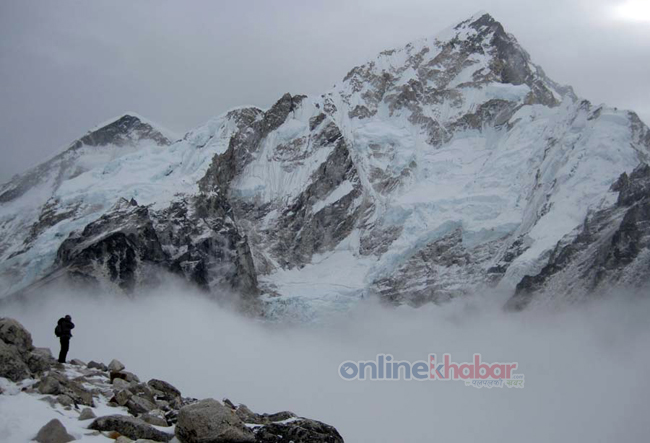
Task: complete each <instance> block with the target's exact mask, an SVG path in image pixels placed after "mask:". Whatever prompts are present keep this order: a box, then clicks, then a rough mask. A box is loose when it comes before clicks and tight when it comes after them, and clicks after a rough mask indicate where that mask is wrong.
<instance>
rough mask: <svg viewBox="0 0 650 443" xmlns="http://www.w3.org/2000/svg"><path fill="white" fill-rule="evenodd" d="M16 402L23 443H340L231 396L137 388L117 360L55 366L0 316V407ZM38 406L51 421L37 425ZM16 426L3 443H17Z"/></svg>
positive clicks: (155, 383) (315, 427) (331, 431)
mask: <svg viewBox="0 0 650 443" xmlns="http://www.w3.org/2000/svg"><path fill="white" fill-rule="evenodd" d="M19 398H20V401H21V402H29V403H30V404H32V406H33V407H32V408H31V409H30V410H29V411H27V414H28V416H27V417H23V420H24V421H25V422H28V423H29V424H30V425H33V426H34V429H33V434H32V435H30V436H28V437H27V439H32V438H33V439H34V441H37V442H40V443H67V442H70V441H74V440H80V439H83V440H84V441H97V442H102V441H116V442H117V443H129V442H132V441H137V442H141V443H145V442H169V441H172V442H177V443H204V442H215V443H218V442H223V443H227V442H231V443H235V442H241V443H243V442H250V443H254V442H258V443H263V442H264V443H271V442H273V443H276V442H283V441H293V442H295V443H302V442H304V443H307V442H323V443H339V442H343V438H342V437H341V436H340V434H339V433H338V431H337V430H336V429H335V428H334V427H332V426H329V425H327V424H325V423H322V422H319V421H316V420H311V419H307V418H303V417H299V416H297V415H296V414H294V413H292V412H289V411H282V412H277V413H273V414H258V413H255V412H253V411H251V410H250V409H249V408H248V407H246V405H243V404H239V405H237V404H234V403H232V402H231V401H230V400H228V399H225V400H224V401H223V402H219V401H217V400H214V399H204V400H197V399H195V398H187V397H184V396H182V394H181V392H180V391H179V390H178V389H176V388H175V387H174V386H172V385H171V384H170V383H168V382H166V381H163V380H158V379H152V380H149V381H148V382H146V383H142V382H140V379H139V378H138V376H137V375H135V374H133V373H131V372H128V371H126V370H125V366H124V365H123V364H122V363H120V362H119V361H117V360H113V361H111V362H110V363H109V364H108V365H105V364H103V363H98V362H94V361H91V362H89V363H87V364H86V363H85V362H82V361H80V360H77V359H73V360H71V362H70V363H69V364H68V363H66V364H60V363H58V362H57V361H56V360H55V359H54V358H53V357H52V354H51V352H50V350H49V349H47V348H35V347H34V345H33V343H32V337H31V334H30V333H29V331H27V330H26V329H25V328H24V327H23V326H22V325H21V324H20V323H19V322H18V321H16V320H14V319H8V318H0V402H2V403H1V404H2V406H3V408H11V407H12V404H13V402H14V400H16V401H18V399H19ZM16 404H17V403H16ZM37 409H38V410H46V411H49V413H47V414H45V415H47V416H51V417H52V419H51V420H50V421H48V422H47V423H38V422H37V421H36V419H35V417H37V416H38V415H39V414H37V413H36V411H35V410H37ZM32 414H33V415H34V418H32V417H31V415H32ZM97 414H100V416H99V417H97ZM62 422H63V423H65V425H64V424H63V423H62ZM40 426H42V428H40V430H39V429H38V428H39V427H40ZM16 428H20V426H14V427H13V428H8V431H9V432H10V434H9V435H2V436H0V437H2V440H3V441H19V440H20V441H22V440H21V435H20V431H16V434H12V433H11V432H12V429H13V430H14V431H15V430H16Z"/></svg>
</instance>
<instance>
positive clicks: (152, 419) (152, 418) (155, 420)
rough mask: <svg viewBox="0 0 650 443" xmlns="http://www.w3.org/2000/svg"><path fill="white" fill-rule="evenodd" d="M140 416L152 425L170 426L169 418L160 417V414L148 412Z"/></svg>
mask: <svg viewBox="0 0 650 443" xmlns="http://www.w3.org/2000/svg"><path fill="white" fill-rule="evenodd" d="M139 418H140V419H141V420H142V421H144V422H146V423H149V424H150V425H154V426H162V427H167V426H169V424H168V423H167V420H165V419H164V418H163V417H160V416H158V415H154V414H150V413H147V414H142V415H141V416H140V417H139Z"/></svg>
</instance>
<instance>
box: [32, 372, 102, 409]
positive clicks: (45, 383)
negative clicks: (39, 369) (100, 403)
mask: <svg viewBox="0 0 650 443" xmlns="http://www.w3.org/2000/svg"><path fill="white" fill-rule="evenodd" d="M38 392H40V393H41V394H46V395H48V394H49V395H59V394H65V395H67V396H69V397H70V398H72V400H74V402H75V403H76V404H82V405H85V406H90V407H93V406H95V404H94V402H93V395H92V393H90V392H88V391H87V390H86V389H85V388H84V387H83V386H82V385H81V383H79V382H76V381H73V380H68V379H67V378H66V376H65V375H63V374H61V373H58V372H55V371H52V372H50V373H49V374H48V375H47V376H46V377H43V378H42V379H41V381H40V382H39V384H38Z"/></svg>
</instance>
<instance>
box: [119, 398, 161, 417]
mask: <svg viewBox="0 0 650 443" xmlns="http://www.w3.org/2000/svg"><path fill="white" fill-rule="evenodd" d="M126 407H127V409H128V410H129V412H130V413H131V414H132V415H139V414H144V413H146V412H149V411H152V410H154V409H156V405H155V404H153V403H152V402H150V401H149V400H147V399H146V398H142V397H138V396H137V395H134V396H133V397H131V398H130V399H129V400H128V401H127V402H126Z"/></svg>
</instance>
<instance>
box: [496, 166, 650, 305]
mask: <svg viewBox="0 0 650 443" xmlns="http://www.w3.org/2000/svg"><path fill="white" fill-rule="evenodd" d="M612 190H613V191H617V192H618V193H619V195H618V199H617V202H616V204H615V206H614V207H612V208H608V209H605V210H602V211H598V212H596V213H594V214H590V215H589V216H588V217H587V218H586V219H585V222H584V224H583V226H582V227H580V228H579V229H578V230H577V234H574V235H571V236H568V237H567V238H565V239H563V240H562V241H561V242H559V243H558V245H557V246H556V248H555V250H554V251H553V253H552V254H551V257H550V258H549V260H548V264H547V265H546V266H544V268H543V269H542V270H541V272H540V273H539V274H537V275H534V276H526V277H524V278H523V279H522V280H521V282H520V283H519V284H518V285H517V291H516V293H515V295H514V296H513V297H512V298H511V299H510V300H509V301H508V304H507V307H508V308H509V309H514V310H520V309H523V308H524V307H526V306H527V305H528V304H529V303H531V302H535V301H538V302H545V301H546V302H549V301H552V302H557V301H558V300H563V301H566V300H569V301H576V300H582V299H585V298H589V297H596V296H598V295H602V294H603V293H604V292H606V291H607V290H612V288H613V287H618V288H620V289H624V290H639V289H642V288H648V284H649V281H648V270H650V166H648V165H647V164H642V165H640V166H639V167H638V168H637V169H635V170H634V172H632V174H630V175H629V176H628V175H627V174H625V173H624V174H622V175H621V177H620V178H619V179H618V180H617V181H616V183H614V185H613V186H612Z"/></svg>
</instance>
